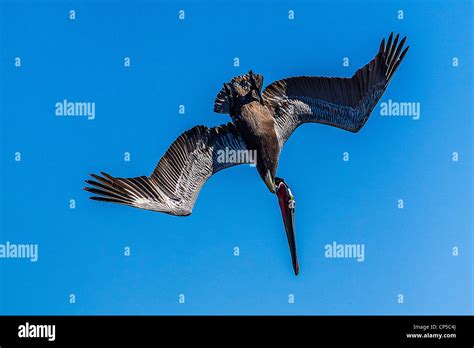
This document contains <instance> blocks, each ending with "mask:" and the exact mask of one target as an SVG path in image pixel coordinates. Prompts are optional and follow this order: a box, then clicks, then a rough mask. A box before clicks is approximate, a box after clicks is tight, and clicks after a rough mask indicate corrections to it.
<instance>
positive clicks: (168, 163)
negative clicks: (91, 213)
mask: <svg viewBox="0 0 474 348" xmlns="http://www.w3.org/2000/svg"><path fill="white" fill-rule="evenodd" d="M405 40H406V37H404V38H403V39H402V40H400V42H399V35H397V36H396V37H395V38H393V33H391V34H390V36H389V38H388V40H387V42H386V43H385V39H383V40H382V42H381V44H380V48H379V51H378V53H377V55H376V56H375V58H374V59H372V60H371V61H370V62H369V63H368V64H367V65H365V66H364V67H362V68H361V69H359V70H357V71H356V72H355V74H354V75H353V76H352V77H351V78H337V77H335V78H334V77H316V76H300V77H290V78H286V79H283V80H279V81H276V82H273V83H271V84H270V85H268V86H267V87H266V88H265V89H264V90H263V91H262V87H263V76H262V75H259V74H254V73H253V72H252V71H249V72H248V73H247V74H244V75H242V76H237V77H234V78H233V79H232V80H231V81H230V82H229V83H224V86H223V87H222V89H221V90H220V92H219V93H218V95H217V97H216V100H215V103H214V111H215V112H217V113H221V114H228V115H229V116H230V118H231V119H232V121H231V122H229V123H227V124H223V125H220V126H217V127H212V128H208V127H205V126H195V127H193V128H191V129H189V130H188V131H186V132H184V133H183V134H181V135H180V136H179V137H178V138H177V139H176V140H175V141H174V142H173V143H172V144H171V146H170V147H169V149H168V150H167V151H166V153H165V154H164V155H163V157H162V158H161V159H160V160H159V162H158V164H157V165H156V167H155V170H154V171H153V173H152V174H151V175H150V176H138V177H134V178H120V177H113V176H111V175H109V174H107V173H104V172H101V175H95V174H91V176H92V178H94V179H95V180H86V183H88V184H89V185H90V186H88V187H85V190H87V191H89V192H91V193H93V194H95V196H91V197H90V198H91V199H93V200H97V201H103V202H111V203H118V204H124V205H128V206H131V207H135V208H140V209H146V210H152V211H157V212H161V213H166V214H171V215H178V216H187V215H190V214H191V213H192V210H193V207H194V204H195V202H196V199H197V197H198V194H199V192H200V191H201V189H202V187H203V185H204V184H205V182H206V181H207V180H208V179H209V178H210V177H211V176H212V175H213V174H215V173H217V172H219V171H221V170H222V169H225V168H229V167H232V166H235V165H238V164H243V163H253V164H255V165H256V168H257V171H258V173H259V175H260V177H261V178H262V180H263V181H264V182H265V185H266V186H267V187H268V189H269V190H270V192H271V193H274V194H276V195H277V198H278V203H279V206H280V210H281V214H282V217H283V222H284V226H285V231H286V235H287V239H288V245H289V248H290V253H291V260H292V266H293V270H294V273H295V275H298V273H299V265H298V258H297V254H296V241H295V231H294V213H295V198H294V196H293V193H292V192H291V190H290V187H289V186H288V184H287V183H286V182H285V180H284V179H282V178H279V177H277V176H276V172H277V167H278V159H279V156H280V153H281V150H282V148H283V146H284V144H285V142H286V141H287V140H288V138H289V137H290V136H291V134H292V133H293V132H294V131H295V129H296V128H298V127H299V126H300V125H302V124H304V123H321V124H325V125H330V126H333V127H338V128H341V129H344V130H347V131H349V132H352V133H357V132H359V130H360V129H361V128H362V127H363V126H364V125H365V123H366V122H367V120H368V118H369V116H370V114H371V112H372V110H373V108H374V107H375V105H376V104H377V102H378V101H379V99H380V98H381V96H382V94H383V93H384V91H385V89H386V88H387V86H388V83H389V82H390V80H391V79H392V77H393V75H394V73H395V71H396V70H397V68H398V66H399V65H400V63H401V61H402V60H403V58H404V57H405V54H406V53H407V51H408V48H409V46H407V47H406V48H405V49H404V50H403V51H402V48H403V45H404V43H405ZM229 149H230V150H234V151H236V152H238V151H254V152H255V153H256V156H255V157H256V158H255V159H254V160H253V162H252V161H249V158H250V156H240V157H239V158H238V160H235V161H223V160H222V159H221V158H220V157H219V153H220V152H221V151H223V150H229Z"/></svg>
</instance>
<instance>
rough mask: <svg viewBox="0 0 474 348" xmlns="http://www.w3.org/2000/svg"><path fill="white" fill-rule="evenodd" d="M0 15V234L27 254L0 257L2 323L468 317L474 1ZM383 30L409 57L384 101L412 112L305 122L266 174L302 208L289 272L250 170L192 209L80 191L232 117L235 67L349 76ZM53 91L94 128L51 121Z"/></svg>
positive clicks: (172, 6)
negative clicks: (170, 209)
mask: <svg viewBox="0 0 474 348" xmlns="http://www.w3.org/2000/svg"><path fill="white" fill-rule="evenodd" d="M0 8H1V13H0V26H1V29H0V35H1V37H0V45H1V46H0V58H1V60H0V64H1V67H0V69H1V79H0V81H1V82H0V87H1V92H0V98H1V100H0V102H1V103H0V112H1V132H0V136H1V162H0V175H1V177H0V178H1V181H0V182H1V185H2V187H1V196H0V209H1V210H0V212H1V214H0V243H5V242H6V241H10V242H11V243H38V245H39V260H38V262H36V263H33V262H30V261H29V260H25V259H23V260H14V259H0V276H1V286H0V301H1V302H0V313H1V314H472V312H473V307H472V300H473V291H472V290H473V286H472V279H473V274H472V267H473V255H472V250H473V244H472V233H473V223H472V215H473V211H472V206H473V205H472V204H473V202H472V192H473V186H472V169H473V168H472V149H473V148H472V145H473V144H472V134H473V127H472V102H473V98H472V95H473V94H472V92H473V91H472V73H473V72H472V65H471V64H472V58H473V57H472V2H470V1H446V2H439V1H418V2H413V1H384V2H383V3H382V2H379V1H327V2H325V1H316V2H309V1H291V3H290V2H288V1H278V2H270V1H245V2H225V1H213V2H211V1H209V2H206V3H198V2H197V1H179V2H171V1H168V2H151V1H150V2H149V1H133V2H132V1H128V2H125V1H122V2H112V1H67V2H66V1H4V0H3V1H2V2H1V7H0ZM71 9H74V10H75V11H76V19H75V20H70V19H69V18H68V15H69V10H71ZM180 9H184V10H185V11H186V19H185V20H184V21H180V20H178V11H179V10H180ZM290 9H292V10H294V11H295V19H294V20H288V11H289V10H290ZM400 9H401V10H403V11H404V19H403V20H399V19H397V11H398V10H400ZM391 31H394V32H400V33H401V34H402V35H407V36H408V44H409V45H410V46H411V49H410V51H409V53H408V55H407V56H406V58H405V61H404V62H403V64H402V65H401V66H400V69H399V70H398V71H397V73H396V74H395V77H394V78H393V80H392V82H391V84H390V86H389V88H388V90H387V91H386V93H385V94H384V96H383V97H382V100H381V101H387V100H388V99H392V100H394V101H403V102H420V103H421V118H420V119H419V120H418V121H414V120H412V119H411V118H409V117H408V118H404V117H381V116H380V107H379V106H377V107H376V108H375V110H374V113H373V115H372V117H371V118H370V119H369V121H368V123H367V125H366V126H365V127H364V129H362V131H361V132H360V133H358V134H351V133H348V132H345V131H342V130H339V129H336V128H331V127H327V126H323V125H306V126H303V127H301V128H299V129H298V130H297V132H295V133H294V134H293V136H292V137H291V139H290V140H289V141H288V143H287V144H286V146H285V148H284V150H283V153H282V155H281V158H280V166H279V170H278V175H279V176H281V177H284V178H285V179H286V180H287V182H288V183H289V184H290V186H291V188H292V190H293V192H294V194H295V197H296V201H297V209H296V233H297V245H298V251H299V258H300V266H301V274H300V275H299V276H298V277H295V276H294V275H293V272H292V268H291V262H290V256H289V251H288V245H287V241H286V237H285V234H284V229H283V224H282V221H281V216H280V213H279V208H278V205H277V202H276V198H275V196H273V195H271V194H269V192H268V190H267V188H266V187H265V185H264V184H263V182H262V181H261V179H260V178H259V176H258V174H257V172H256V170H255V169H254V168H250V167H249V166H239V167H234V168H232V169H229V170H225V171H223V172H220V173H219V174H217V175H216V176H214V177H212V178H211V179H210V180H209V181H208V183H207V184H206V185H205V187H204V188H203V190H202V191H201V194H200V196H199V198H198V201H197V203H196V206H195V208H194V212H193V215H191V216H190V217H187V218H180V217H173V216H167V215H164V214H159V213H153V212H148V211H143V210H138V209H131V208H128V207H123V206H118V205H110V204H101V203H98V202H94V201H90V200H89V199H88V196H89V195H88V193H87V192H85V191H83V190H82V188H83V186H84V182H83V180H84V179H86V178H87V176H88V174H89V173H95V172H98V171H100V170H105V171H107V172H109V173H111V174H113V175H117V176H123V177H126V176H137V175H147V174H149V173H151V171H152V170H153V168H154V166H155V164H156V162H157V161H158V159H159V158H160V156H161V155H162V154H163V153H164V152H165V151H166V149H167V148H168V146H169V145H170V144H171V142H172V141H173V140H174V139H175V138H176V137H177V136H178V135H179V134H180V133H181V132H183V131H185V130H186V129H188V128H191V127H192V126H194V125H196V124H204V125H208V126H213V125H218V124H222V123H225V122H228V120H229V118H228V117H227V116H226V115H218V114H214V113H213V111H212V107H213V102H214V98H215V96H216V94H217V92H218V91H219V89H220V88H221V86H222V83H223V82H226V81H228V80H230V79H231V78H232V77H233V76H235V75H238V74H241V73H243V72H246V71H247V70H249V69H253V70H254V71H255V72H258V73H261V74H263V75H264V76H265V82H266V84H268V83H270V82H271V81H274V80H277V79H280V78H283V77H288V76H295V75H303V74H305V75H323V76H351V75H352V74H353V73H354V72H355V71H356V70H357V69H358V68H359V67H361V66H363V65H364V64H366V63H367V62H368V61H369V60H370V59H372V57H373V56H374V55H375V53H376V52H377V50H378V47H379V43H380V40H381V39H382V38H383V37H387V36H388V34H389V33H390V32H391ZM15 57H21V60H22V66H21V68H16V67H15V66H14V59H15ZM124 57H130V58H131V64H132V65H131V67H130V68H125V67H124V66H123V59H124ZM234 57H239V58H240V63H241V64H240V67H234V66H233V58H234ZM343 57H349V59H350V66H349V67H343V65H342V58H343ZM453 57H458V58H459V67H457V68H455V67H453V66H452V64H451V63H452V58H453ZM63 99H68V100H69V101H90V102H95V103H96V119H95V120H93V121H88V120H87V119H86V118H67V117H63V118H61V117H56V116H55V103H56V102H61V101H62V100H63ZM180 104H184V105H185V107H186V114H185V115H180V114H179V113H178V106H179V105H180ZM17 151H20V152H21V155H22V161H21V162H15V160H14V154H15V152H17ZM127 151H128V152H130V153H131V161H130V162H125V161H124V160H123V154H124V152H127ZM345 151H347V152H349V154H350V161H349V162H344V161H343V160H342V154H343V152H345ZM455 151H456V152H458V153H459V161H458V162H453V161H452V153H453V152H455ZM400 198H401V199H404V203H405V208H404V209H398V208H397V200H398V199H400ZM70 199H75V200H76V208H75V209H69V200H70ZM333 241H336V242H338V243H361V244H365V261H364V262H360V263H359V262H356V261H355V260H354V259H336V260H335V259H327V258H325V257H324V246H325V245H326V244H328V243H332V242H333ZM126 246H129V247H130V248H131V256H129V257H125V256H124V247H126ZM235 246H238V247H239V248H240V256H238V257H236V256H234V255H233V248H234V247H235ZM455 246H457V247H459V256H457V257H455V256H453V255H452V248H453V247H455ZM71 293H74V294H75V295H76V303H75V304H70V303H69V294H71ZM181 293H182V294H185V296H186V303H185V304H179V303H178V295H179V294H181ZM288 294H294V296H295V303H294V304H289V303H288ZM398 294H403V295H404V303H403V304H399V303H397V295H398Z"/></svg>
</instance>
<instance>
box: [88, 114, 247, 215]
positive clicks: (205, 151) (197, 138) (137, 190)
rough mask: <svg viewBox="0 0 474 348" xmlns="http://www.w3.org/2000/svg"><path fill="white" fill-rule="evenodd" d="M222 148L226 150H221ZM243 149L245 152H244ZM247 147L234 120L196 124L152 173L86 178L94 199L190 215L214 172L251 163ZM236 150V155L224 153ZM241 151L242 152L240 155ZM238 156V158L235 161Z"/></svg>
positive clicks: (167, 152) (173, 145)
mask: <svg viewBox="0 0 474 348" xmlns="http://www.w3.org/2000/svg"><path fill="white" fill-rule="evenodd" d="M220 150H222V151H224V152H221V151H220ZM242 150H244V151H242ZM245 150H246V146H245V143H244V141H243V140H242V138H241V137H240V135H239V133H238V132H237V129H236V128H235V126H234V125H233V124H232V123H228V124H226V125H221V126H218V127H214V128H207V127H204V126H196V127H193V128H191V129H190V130H188V131H186V132H185V133H183V134H181V135H180V136H179V137H178V139H176V140H175V141H174V142H173V144H172V145H171V146H170V148H169V149H168V151H166V153H165V155H164V156H163V157H162V158H161V159H160V161H159V162H158V165H157V166H156V168H155V170H154V171H153V173H152V174H151V176H149V177H147V176H139V177H136V178H116V177H112V176H111V175H109V174H106V173H104V172H102V176H99V175H95V174H91V176H92V177H93V178H94V179H96V181H95V180H86V182H87V183H88V184H90V185H91V187H86V188H85V190H87V191H89V192H92V193H94V194H96V195H97V196H93V197H91V199H94V200H98V201H104V202H112V203H119V204H125V205H129V206H132V207H136V208H141V209H147V210H153V211H158V212H163V213H167V214H171V215H190V214H191V212H192V209H193V206H194V203H195V201H196V198H197V196H198V194H199V191H200V190H201V188H202V186H203V185H204V183H205V182H206V181H207V179H209V177H211V176H212V175H213V174H214V173H217V172H218V171H220V170H222V169H224V168H228V167H231V166H234V165H237V164H242V163H251V160H253V159H252V158H248V157H247V156H245V154H246V153H247V152H246V151H245ZM229 151H236V152H235V153H234V154H237V155H236V156H227V157H229V158H230V159H231V161H226V156H224V155H223V154H224V153H227V154H229V153H232V152H229ZM239 154H240V155H239ZM234 159H235V160H234Z"/></svg>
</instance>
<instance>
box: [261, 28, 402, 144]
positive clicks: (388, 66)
mask: <svg viewBox="0 0 474 348" xmlns="http://www.w3.org/2000/svg"><path fill="white" fill-rule="evenodd" d="M398 38H399V35H397V36H396V37H395V39H394V40H393V41H392V39H393V33H392V34H390V37H389V38H388V41H387V44H385V39H384V40H382V43H381V44H380V49H379V52H378V53H377V55H376V56H375V58H374V59H373V60H372V61H370V62H369V63H368V64H367V65H365V66H364V67H363V68H361V69H359V70H358V71H357V72H356V73H355V74H354V76H352V77H351V78H331V77H313V76H301V77H291V78H287V79H284V80H279V81H276V82H274V83H272V84H270V85H269V86H268V87H267V88H266V89H265V90H264V91H263V98H264V100H265V102H266V103H267V105H269V106H270V107H271V108H272V109H273V111H274V118H275V129H276V132H277V136H278V138H279V140H280V142H281V143H282V144H283V143H284V142H285V141H286V140H287V139H288V138H289V137H290V135H291V134H292V133H293V131H294V130H295V129H296V128H297V127H298V126H300V125H301V124H303V123H306V122H315V123H323V124H328V125H331V126H334V127H338V128H342V129H345V130H348V131H351V132H354V133H355V132H358V131H359V130H360V129H361V128H362V127H363V126H364V124H365V122H366V121H367V119H368V118H369V116H370V113H371V112H372V110H373V108H374V107H375V105H376V104H377V102H378V101H379V99H380V97H381V96H382V94H383V92H384V91H385V89H386V88H387V85H388V83H389V82H390V79H391V78H392V77H393V74H394V73H395V71H396V70H397V68H398V66H399V65H400V63H401V61H402V60H403V58H404V57H405V54H406V53H407V51H408V48H409V47H406V48H405V50H403V52H402V48H403V44H404V43H405V40H406V37H404V38H403V39H402V40H401V41H400V43H398Z"/></svg>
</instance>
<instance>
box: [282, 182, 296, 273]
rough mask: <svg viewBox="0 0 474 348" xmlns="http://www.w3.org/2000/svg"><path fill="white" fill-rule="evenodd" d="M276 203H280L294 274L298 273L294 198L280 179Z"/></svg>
mask: <svg viewBox="0 0 474 348" xmlns="http://www.w3.org/2000/svg"><path fill="white" fill-rule="evenodd" d="M277 196H278V204H279V205H280V210H281V215H282V217H283V223H284V224H285V231H286V237H287V239H288V246H289V247H290V253H291V262H292V264H293V270H294V271H295V275H298V273H299V271H300V270H299V265H298V257H297V255H296V240H295V199H294V197H293V194H292V193H291V190H290V188H289V187H288V185H286V183H285V182H284V181H281V182H280V183H279V185H278V188H277Z"/></svg>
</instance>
